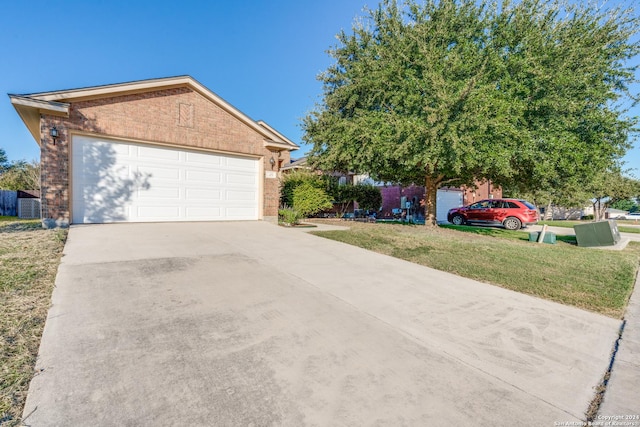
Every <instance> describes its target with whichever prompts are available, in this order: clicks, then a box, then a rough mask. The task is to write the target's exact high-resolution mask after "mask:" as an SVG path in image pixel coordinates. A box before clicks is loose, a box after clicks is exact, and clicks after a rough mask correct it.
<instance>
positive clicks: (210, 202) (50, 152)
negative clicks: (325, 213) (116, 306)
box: [9, 76, 298, 227]
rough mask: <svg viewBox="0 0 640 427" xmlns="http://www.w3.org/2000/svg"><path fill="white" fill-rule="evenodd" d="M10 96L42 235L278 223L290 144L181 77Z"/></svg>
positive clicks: (205, 89)
mask: <svg viewBox="0 0 640 427" xmlns="http://www.w3.org/2000/svg"><path fill="white" fill-rule="evenodd" d="M9 96H10V99H11V103H12V104H13V106H14V107H15V109H16V110H17V112H18V114H19V115H20V117H21V118H22V120H23V121H24V123H25V125H26V126H27V128H28V129H29V131H30V132H31V134H32V135H33V137H34V139H35V140H36V142H37V143H38V145H40V152H41V156H40V157H41V162H42V172H41V191H42V197H41V202H42V218H43V224H44V225H45V226H47V227H52V226H66V225H68V224H80V223H109V222H157V221H214V220H259V219H269V220H275V219H276V218H277V213H278V200H279V185H278V179H277V178H278V174H277V172H278V168H279V167H280V166H281V165H284V164H287V163H289V156H290V151H292V150H295V149H297V148H298V146H297V145H296V144H295V143H293V142H292V141H290V140H289V139H287V138H286V137H285V136H284V135H282V134H281V133H279V132H277V131H276V130H275V129H273V128H272V127H270V126H269V125H267V124H266V123H265V122H263V121H254V120H252V119H251V118H249V117H248V116H246V115H245V114H243V113H242V112H241V111H239V110H238V109H236V108H235V107H233V106H232V105H231V104H229V103H228V102H226V101H225V100H223V99H222V98H220V97H219V96H218V95H216V94H215V93H213V92H211V91H210V90H209V89H207V88H206V87H204V86H203V85H202V84H200V83H199V82H198V81H196V80H195V79H193V78H192V77H190V76H180V77H169V78H161V79H152V80H142V81H135V82H129V83H120V84H111V85H105V86H94V87H88V88H81V89H71V90H61V91H54V92H43V93H34V94H28V95H9Z"/></svg>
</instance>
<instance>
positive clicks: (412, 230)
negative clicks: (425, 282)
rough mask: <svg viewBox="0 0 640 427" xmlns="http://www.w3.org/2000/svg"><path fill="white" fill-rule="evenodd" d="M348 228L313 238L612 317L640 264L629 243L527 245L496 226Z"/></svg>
mask: <svg viewBox="0 0 640 427" xmlns="http://www.w3.org/2000/svg"><path fill="white" fill-rule="evenodd" d="M341 225H344V223H343V222H341ZM349 226H350V227H351V229H350V230H346V231H318V232H313V234H315V235H318V236H322V237H326V238H329V239H333V240H337V241H341V242H344V243H348V244H352V245H355V246H359V247H362V248H365V249H369V250H372V251H375V252H379V253H383V254H386V255H390V256H393V257H396V258H401V259H404V260H407V261H410V262H415V263H417V264H421V265H424V266H427V267H432V268H435V269H438V270H442V271H447V272H450V273H454V274H457V275H459V276H464V277H468V278H471V279H475V280H479V281H482V282H486V283H492V284H494V285H498V286H502V287H504V288H507V289H512V290H514V291H518V292H523V293H526V294H530V295H535V296H537V297H541V298H546V299H549V300H552V301H557V302H560V303H563V304H569V305H573V306H576V307H580V308H583V309H586V310H591V311H595V312H598V313H602V314H605V315H607V316H610V317H617V318H619V317H621V316H622V315H623V313H624V308H625V306H626V304H627V302H628V299H629V296H630V295H631V291H632V289H633V284H634V281H635V276H636V272H637V269H638V264H639V262H640V243H637V242H630V243H629V245H628V246H627V248H626V249H625V250H623V251H609V250H601V249H590V248H580V247H577V246H575V240H574V238H572V236H567V238H566V239H565V238H562V239H561V236H557V237H558V243H557V244H556V245H549V244H537V243H532V242H529V241H528V234H527V233H523V232H521V231H507V230H502V229H497V228H481V227H452V226H448V227H439V228H435V229H429V228H426V227H424V226H408V225H393V224H364V223H349ZM456 228H458V229H456ZM462 230H464V231H462Z"/></svg>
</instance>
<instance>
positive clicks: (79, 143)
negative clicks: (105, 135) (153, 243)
mask: <svg viewBox="0 0 640 427" xmlns="http://www.w3.org/2000/svg"><path fill="white" fill-rule="evenodd" d="M71 169H72V175H71V176H72V185H71V188H72V212H73V213H72V222H73V223H75V224H79V223H108V222H159V221H216V220H255V219H258V215H259V212H258V197H259V183H258V171H259V169H258V160H257V159H251V158H245V157H236V156H227V155H220V154H211V153H203V152H198V151H189V150H179V149H173V148H166V147H157V146H151V145H145V144H137V143H132V142H131V143H130V142H114V141H110V140H106V139H99V138H92V137H86V136H75V137H74V138H73V142H72V163H71Z"/></svg>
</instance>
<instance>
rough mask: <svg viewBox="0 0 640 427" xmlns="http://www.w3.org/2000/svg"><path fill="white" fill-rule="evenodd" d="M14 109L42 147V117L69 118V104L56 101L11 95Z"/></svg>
mask: <svg viewBox="0 0 640 427" xmlns="http://www.w3.org/2000/svg"><path fill="white" fill-rule="evenodd" d="M9 98H10V99H11V104H12V105H13V108H15V109H16V111H17V112H18V115H19V116H20V118H21V119H22V121H23V122H24V124H25V125H26V126H27V129H29V132H30V133H31V136H33V139H35V140H36V143H37V144H38V145H40V138H41V135H40V116H41V115H42V114H49V115H53V116H60V117H69V106H70V105H69V104H67V103H63V102H55V101H42V100H39V99H32V98H29V97H25V96H19V95H9Z"/></svg>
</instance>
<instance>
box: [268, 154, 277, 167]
mask: <svg viewBox="0 0 640 427" xmlns="http://www.w3.org/2000/svg"><path fill="white" fill-rule="evenodd" d="M269 164H270V165H271V169H273V166H274V165H275V164H276V160H275V159H274V158H273V156H271V158H270V159H269Z"/></svg>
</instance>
